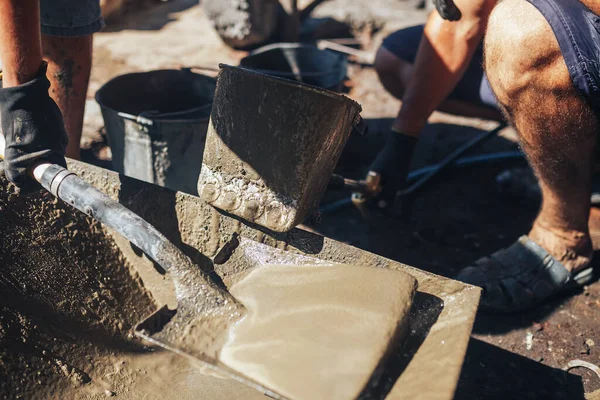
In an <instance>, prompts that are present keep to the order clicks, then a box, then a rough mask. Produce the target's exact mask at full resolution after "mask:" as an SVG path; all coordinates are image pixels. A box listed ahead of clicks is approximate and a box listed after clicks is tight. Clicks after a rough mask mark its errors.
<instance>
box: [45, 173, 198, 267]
mask: <svg viewBox="0 0 600 400" xmlns="http://www.w3.org/2000/svg"><path fill="white" fill-rule="evenodd" d="M40 183H41V184H42V186H43V187H44V188H45V189H46V190H48V191H49V192H51V193H52V194H54V195H55V196H56V197H58V198H60V199H61V200H63V201H65V202H67V203H69V204H70V205H71V206H73V207H75V208H76V209H78V210H79V211H81V212H83V213H85V214H87V215H89V216H90V217H92V218H94V219H96V220H98V221H100V222H102V223H103V224H104V225H106V226H108V227H110V228H112V229H114V230H115V231H117V232H118V233H120V234H121V235H123V237H125V238H126V239H127V240H129V241H130V242H131V243H133V244H134V245H136V246H137V247H139V248H140V249H141V250H142V251H143V252H144V253H146V254H147V255H148V256H149V257H151V258H152V259H153V260H154V261H156V262H157V263H158V264H159V265H160V267H162V268H163V269H164V271H165V272H166V271H167V270H169V269H170V268H171V267H173V266H174V265H175V264H176V263H180V262H182V260H184V259H185V258H186V256H185V255H184V254H183V253H182V252H181V250H179V249H178V248H177V247H176V246H175V245H173V244H172V243H171V242H170V241H169V240H168V239H167V238H166V237H165V236H164V235H163V234H162V233H160V232H159V231H158V230H157V229H156V228H154V227H153V226H152V225H150V224H149V223H148V222H146V221H145V220H144V219H142V218H141V217H140V216H139V215H137V214H135V213H134V212H132V211H131V210H129V209H127V208H126V207H125V206H123V205H122V204H120V203H119V202H117V201H115V200H113V199H111V198H110V197H108V196H107V195H105V194H104V193H102V192H101V191H99V190H98V189H96V188H95V187H93V186H92V185H90V184H88V183H87V182H85V181H84V180H83V179H81V178H80V177H79V176H77V175H76V174H74V173H72V172H70V171H68V170H66V169H65V168H63V167H61V166H59V165H51V166H50V167H48V169H46V171H45V172H44V174H43V175H42V179H41V181H40Z"/></svg>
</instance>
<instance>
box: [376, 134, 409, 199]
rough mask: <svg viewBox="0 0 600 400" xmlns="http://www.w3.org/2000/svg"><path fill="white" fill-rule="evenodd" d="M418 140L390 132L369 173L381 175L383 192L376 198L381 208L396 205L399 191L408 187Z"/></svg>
mask: <svg viewBox="0 0 600 400" xmlns="http://www.w3.org/2000/svg"><path fill="white" fill-rule="evenodd" d="M417 141H418V139H417V138H414V137H412V136H408V135H405V134H403V133H398V132H395V131H390V132H389V133H388V137H387V140H386V142H385V145H384V146H383V149H381V151H380V152H379V154H378V155H377V157H376V158H375V161H373V163H372V164H371V166H370V167H369V171H373V172H377V173H378V174H379V175H381V183H380V185H381V188H382V191H381V193H380V194H379V196H378V197H377V198H376V202H377V205H378V207H379V208H387V207H389V206H391V205H392V204H393V203H394V200H395V199H396V193H397V192H398V190H399V189H403V188H404V187H406V178H407V175H408V168H409V166H410V160H411V158H412V155H413V151H414V149H415V145H416V144H417Z"/></svg>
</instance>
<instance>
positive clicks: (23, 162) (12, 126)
mask: <svg viewBox="0 0 600 400" xmlns="http://www.w3.org/2000/svg"><path fill="white" fill-rule="evenodd" d="M46 68H47V66H46V63H44V64H43V65H42V66H41V68H40V70H39V72H38V74H37V76H36V77H34V78H33V79H32V80H31V81H29V82H27V83H24V84H22V85H18V86H14V87H9V88H3V89H0V117H1V118H2V133H3V134H4V138H5V141H6V147H5V152H4V167H5V171H6V177H7V178H8V180H9V181H11V182H13V183H14V184H15V185H17V187H18V188H19V189H20V190H21V191H22V192H25V193H27V192H31V191H34V190H37V189H39V188H40V186H39V184H38V183H37V182H36V181H35V180H34V179H33V178H31V177H30V176H29V175H28V169H29V168H30V167H32V166H33V165H35V164H37V163H39V162H41V161H45V162H49V163H52V164H58V165H61V166H63V167H66V162H65V158H64V154H65V148H66V146H67V133H66V131H65V126H64V123H63V119H62V115H61V113H60V109H59V108H58V106H57V105H56V103H55V102H54V100H52V98H50V95H49V94H48V88H49V87H50V82H49V81H48V79H47V78H46Z"/></svg>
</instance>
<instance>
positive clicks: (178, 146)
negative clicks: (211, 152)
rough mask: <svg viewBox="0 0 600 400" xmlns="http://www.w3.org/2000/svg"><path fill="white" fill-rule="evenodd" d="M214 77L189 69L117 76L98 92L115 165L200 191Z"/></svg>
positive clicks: (128, 172)
mask: <svg viewBox="0 0 600 400" xmlns="http://www.w3.org/2000/svg"><path fill="white" fill-rule="evenodd" d="M215 84H216V81H215V79H213V78H211V77H208V76H205V75H201V74H196V73H194V72H192V71H191V70H189V69H182V70H158V71H150V72H140V73H132V74H126V75H121V76H118V77H116V78H114V79H112V80H111V81H109V82H107V83H106V84H105V85H104V86H102V88H100V90H98V92H97V93H96V101H97V102H98V104H100V107H101V109H102V116H103V118H104V124H105V127H106V133H107V137H108V144H109V146H110V148H111V151H112V163H113V167H114V169H115V170H116V171H117V172H119V173H121V174H124V175H127V176H130V177H133V178H136V179H140V180H143V181H145V182H149V183H154V184H157V185H160V186H165V187H168V188H171V189H174V190H180V191H184V192H187V193H190V194H194V195H196V194H197V189H196V184H197V181H198V176H199V174H200V163H199V162H198V160H201V159H202V154H203V152H204V143H205V140H206V132H207V129H208V120H209V117H210V110H211V106H212V101H213V96H214V91H215Z"/></svg>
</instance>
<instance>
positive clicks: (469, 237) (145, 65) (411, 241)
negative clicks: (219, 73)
mask: <svg viewBox="0 0 600 400" xmlns="http://www.w3.org/2000/svg"><path fill="white" fill-rule="evenodd" d="M196 3H197V2H196V1H194V0H171V1H167V2H158V1H156V2H155V1H150V0H148V1H146V2H144V5H143V7H131V6H130V7H129V8H126V9H125V11H124V13H123V15H121V16H119V17H115V18H114V19H111V20H109V21H108V22H109V23H108V26H107V29H106V30H105V31H104V32H102V33H100V34H98V35H96V37H95V44H94V51H95V61H94V66H93V71H92V82H91V84H90V89H89V96H88V97H89V99H90V101H89V102H88V103H89V107H88V110H87V112H86V128H85V137H84V140H83V145H84V147H85V148H87V149H88V150H87V151H86V152H85V153H84V160H87V161H90V162H93V163H96V164H99V165H104V166H106V165H109V164H107V160H109V159H110V152H109V151H108V150H107V149H106V147H105V146H104V145H103V144H102V141H103V138H102V136H101V135H100V134H99V133H98V131H99V129H100V128H101V126H102V119H101V117H100V116H99V114H98V109H97V107H95V104H94V101H93V100H92V99H93V95H94V93H95V91H96V90H97V89H98V88H99V87H100V86H101V85H102V84H103V83H104V82H106V80H108V79H110V78H111V77H114V76H117V75H120V74H123V73H126V72H131V71H140V70H151V69H157V68H166V67H180V66H209V67H215V66H216V65H217V63H218V62H225V63H231V64H235V63H237V61H238V60H239V59H240V58H241V57H242V56H243V55H244V53H242V52H237V51H233V50H230V49H228V48H226V47H225V46H224V45H223V44H222V43H221V41H220V40H219V38H218V37H217V35H216V34H215V33H214V32H213V30H212V29H211V27H210V25H209V23H208V21H207V20H206V18H205V16H204V14H203V11H202V8H201V7H198V6H197V4H196ZM418 3H420V2H419V1H412V0H406V1H401V0H379V1H375V0H371V1H366V0H365V1H362V0H361V1H358V0H354V1H353V0H334V1H332V2H331V4H327V5H324V6H322V7H321V8H319V9H317V11H316V12H315V14H316V15H318V16H333V17H335V18H337V19H339V20H343V21H345V22H348V23H350V24H352V26H353V27H354V28H355V33H356V34H357V37H358V38H359V39H360V40H361V41H362V43H363V45H364V49H365V50H366V51H368V52H370V54H373V52H374V51H375V50H376V49H377V47H378V44H379V43H380V42H381V40H382V38H383V37H384V36H385V34H387V33H389V32H392V31H394V30H395V29H398V28H400V27H402V26H408V25H412V24H416V23H420V22H422V21H424V19H425V17H426V11H425V10H423V9H419V8H418V7H417V6H418V5H419V4H418ZM349 78H350V80H349V82H348V88H349V94H348V95H349V96H350V97H352V98H353V99H355V100H357V101H358V102H359V103H361V104H362V106H363V110H364V111H363V116H364V117H365V118H366V119H367V120H368V122H369V126H370V133H369V135H368V136H366V137H352V138H351V140H350V142H349V143H348V146H347V149H346V151H345V153H344V155H343V156H342V160H341V162H340V165H339V168H338V169H339V172H342V173H344V174H345V175H346V176H349V177H353V178H361V177H363V176H364V173H365V171H366V168H367V166H368V164H369V162H370V161H371V160H372V158H373V156H374V155H375V153H376V152H377V150H378V148H379V147H380V146H381V144H382V134H383V132H384V131H385V129H386V128H387V127H388V126H389V122H390V121H391V118H393V117H394V115H395V113H396V112H397V110H398V107H399V102H398V101H396V100H394V99H392V98H391V97H390V96H389V95H387V94H386V93H385V92H384V90H383V88H382V87H381V85H380V84H379V82H378V80H377V77H376V75H375V72H374V71H373V70H372V68H368V67H360V66H352V67H351V68H350V72H349ZM430 122H431V124H430V126H429V127H428V129H427V130H426V132H425V133H424V138H423V140H422V141H421V144H420V145H419V149H418V154H417V157H416V160H415V163H414V167H415V168H416V167H420V166H423V165H428V164H430V163H433V162H436V161H438V160H440V159H441V158H442V157H443V156H444V155H446V154H448V153H449V152H451V151H452V150H453V149H455V148H456V147H457V146H458V145H460V144H461V143H463V142H464V141H466V140H468V139H469V138H471V137H473V135H474V134H476V133H478V132H480V131H481V130H482V129H490V128H492V127H493V126H494V125H495V123H493V122H489V121H481V120H472V119H464V118H457V117H452V116H448V115H443V114H439V113H436V114H434V115H433V116H432V118H431V121H430ZM514 137H515V136H514V132H512V131H511V130H510V129H508V130H506V131H504V132H503V133H502V135H500V136H498V137H496V138H494V139H492V140H491V141H490V142H488V143H486V144H485V145H484V146H482V147H480V148H478V149H477V150H475V152H477V153H483V152H496V151H506V150H516V149H517V145H516V144H515V139H514ZM515 166H523V163H522V162H519V161H513V162H503V163H494V164H486V165H480V166H477V167H470V168H461V169H455V170H453V171H450V172H449V173H448V174H446V175H444V176H443V177H442V178H441V179H438V180H437V181H435V182H433V183H432V184H431V185H429V186H427V187H426V188H425V190H423V191H421V192H420V193H418V194H417V195H415V196H413V197H412V198H410V199H407V200H406V201H404V202H403V203H402V208H403V210H404V212H403V215H404V216H403V217H401V218H395V219H390V218H387V219H380V218H373V219H370V220H365V219H364V218H363V217H362V216H361V214H360V213H359V212H358V211H357V210H356V209H355V208H353V207H352V206H347V207H342V208H340V209H338V210H336V211H334V212H329V213H326V214H324V215H323V218H322V222H321V224H320V225H318V226H317V227H316V228H315V229H316V230H317V231H319V232H321V233H322V234H324V235H326V236H329V237H332V238H335V239H337V240H340V241H343V242H347V243H350V244H352V245H354V246H357V247H359V248H362V249H365V250H368V251H371V252H374V253H377V254H381V255H383V256H385V257H389V258H391V259H394V260H398V261H401V262H403V263H406V264H409V265H413V266H415V267H418V268H421V269H424V270H427V271H431V272H434V273H436V274H440V275H444V276H449V277H452V276H454V275H455V274H456V273H457V271H458V270H459V269H460V268H462V267H464V266H466V265H469V263H471V262H473V261H474V260H476V259H477V258H479V257H481V256H484V255H487V254H489V253H490V252H493V251H495V250H497V249H499V248H502V247H504V246H507V245H509V244H511V243H512V242H513V241H514V240H515V239H516V238H517V237H518V236H519V235H521V234H524V233H526V232H527V230H528V228H529V225H530V223H531V221H532V220H533V218H534V217H535V214H536V210H537V205H538V204H537V200H536V199H530V198H528V197H525V196H519V195H516V196H515V195H514V193H513V194H510V195H508V194H506V193H504V192H501V191H499V189H498V184H497V183H496V176H497V175H498V174H499V173H501V172H502V171H504V170H506V169H507V168H510V167H515ZM344 197H347V193H339V192H329V193H327V195H326V198H325V200H324V202H330V201H334V200H337V199H341V198H344ZM599 316H600V283H598V282H596V283H594V284H592V285H590V286H589V287H586V288H585V289H584V290H582V291H580V292H578V293H574V294H573V296H571V297H568V296H567V297H562V298H558V299H555V300H554V301H552V302H551V303H549V304H547V305H546V306H544V307H541V308H539V309H537V310H535V311H532V312H530V313H525V314H519V315H514V316H485V315H481V316H479V317H478V319H477V321H476V326H475V330H474V333H473V336H472V339H471V343H470V346H469V350H468V354H467V357H466V360H465V365H464V367H463V372H462V375H461V378H460V382H459V386H458V390H457V394H456V398H457V399H463V398H464V399H479V398H482V399H483V398H485V399H490V398H503V399H508V398H536V399H537V398H564V399H581V398H583V393H591V392H593V391H595V390H598V389H600V376H597V375H595V374H594V373H593V372H591V371H590V370H587V369H584V368H576V369H573V370H571V371H570V373H569V374H566V373H564V372H562V369H563V368H564V367H565V366H566V364H567V363H568V362H569V361H571V360H575V359H579V360H584V361H587V362H591V363H594V364H596V365H598V364H600V349H599V347H600V318H599Z"/></svg>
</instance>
